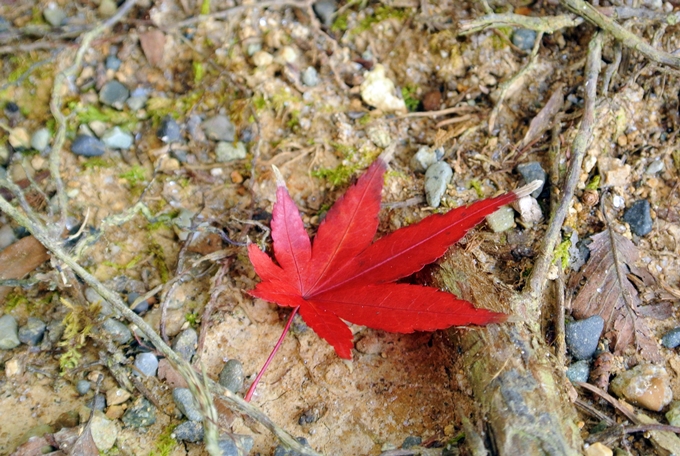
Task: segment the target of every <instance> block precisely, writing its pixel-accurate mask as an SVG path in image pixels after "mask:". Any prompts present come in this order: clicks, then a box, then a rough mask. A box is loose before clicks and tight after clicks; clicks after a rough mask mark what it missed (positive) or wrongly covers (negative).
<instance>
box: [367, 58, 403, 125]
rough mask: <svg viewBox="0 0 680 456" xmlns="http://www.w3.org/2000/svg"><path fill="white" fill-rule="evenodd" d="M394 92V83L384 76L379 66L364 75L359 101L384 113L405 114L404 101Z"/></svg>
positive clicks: (383, 71) (382, 69) (382, 68)
mask: <svg viewBox="0 0 680 456" xmlns="http://www.w3.org/2000/svg"><path fill="white" fill-rule="evenodd" d="M395 91H396V88H395V86H394V82H392V80H391V79H389V78H388V77H387V76H386V75H385V67H384V66H382V65H381V64H376V65H375V67H374V68H373V70H372V71H369V72H368V73H366V77H365V79H364V82H362V83H361V99H362V100H364V103H366V104H367V105H369V106H373V107H374V108H377V109H380V110H381V111H384V112H399V113H405V112H407V110H406V104H405V103H404V100H403V99H401V98H399V97H397V96H396V95H395Z"/></svg>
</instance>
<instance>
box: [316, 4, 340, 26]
mask: <svg viewBox="0 0 680 456" xmlns="http://www.w3.org/2000/svg"><path fill="white" fill-rule="evenodd" d="M312 8H313V9H314V13H315V14H316V17H318V18H319V20H320V21H321V23H322V24H323V25H324V26H325V27H330V26H331V25H332V24H333V15H334V14H335V11H336V10H337V9H338V2H337V1H336V0H319V1H317V2H314V4H313V5H312Z"/></svg>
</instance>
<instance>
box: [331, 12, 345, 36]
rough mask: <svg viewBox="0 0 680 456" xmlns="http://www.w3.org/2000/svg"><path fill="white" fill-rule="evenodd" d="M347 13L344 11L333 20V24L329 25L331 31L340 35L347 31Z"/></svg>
mask: <svg viewBox="0 0 680 456" xmlns="http://www.w3.org/2000/svg"><path fill="white" fill-rule="evenodd" d="M348 20H349V11H346V12H344V13H342V14H341V15H339V16H338V17H336V18H335V20H334V21H333V24H331V31H332V32H336V33H341V32H345V31H347V28H348V27H349V22H348Z"/></svg>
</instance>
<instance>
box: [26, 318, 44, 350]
mask: <svg viewBox="0 0 680 456" xmlns="http://www.w3.org/2000/svg"><path fill="white" fill-rule="evenodd" d="M46 328H47V325H46V324H45V323H44V322H43V321H42V320H41V319H40V318H35V317H28V321H27V322H26V324H25V325H24V326H22V327H21V328H19V341H21V343H22V344H26V345H38V344H39V343H40V342H41V341H42V339H43V336H44V335H45V329H46Z"/></svg>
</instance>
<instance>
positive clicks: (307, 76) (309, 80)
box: [302, 66, 321, 87]
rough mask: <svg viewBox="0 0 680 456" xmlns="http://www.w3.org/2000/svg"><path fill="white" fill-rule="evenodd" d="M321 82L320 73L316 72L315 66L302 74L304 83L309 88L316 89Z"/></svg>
mask: <svg viewBox="0 0 680 456" xmlns="http://www.w3.org/2000/svg"><path fill="white" fill-rule="evenodd" d="M319 82H321V79H320V78H319V72H318V71H316V68H314V67H313V66H309V67H307V68H305V70H304V71H303V72H302V83H303V84H304V85H306V86H307V87H316V86H318V85H319Z"/></svg>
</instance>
